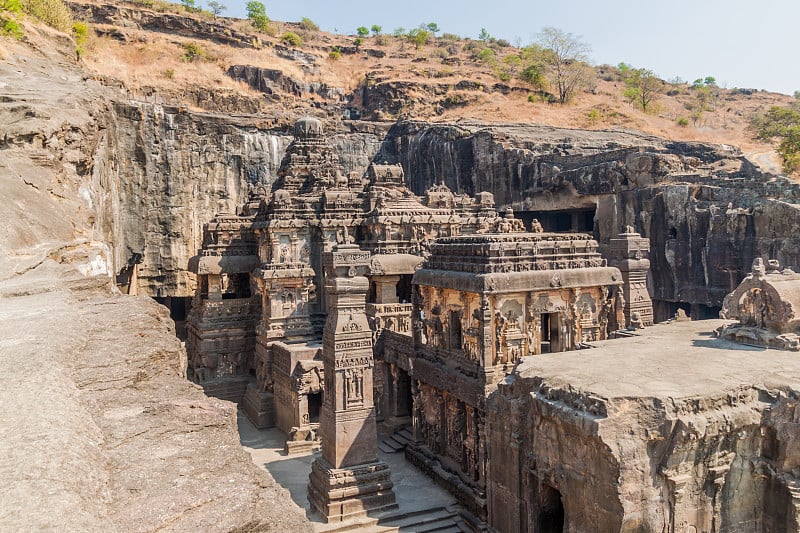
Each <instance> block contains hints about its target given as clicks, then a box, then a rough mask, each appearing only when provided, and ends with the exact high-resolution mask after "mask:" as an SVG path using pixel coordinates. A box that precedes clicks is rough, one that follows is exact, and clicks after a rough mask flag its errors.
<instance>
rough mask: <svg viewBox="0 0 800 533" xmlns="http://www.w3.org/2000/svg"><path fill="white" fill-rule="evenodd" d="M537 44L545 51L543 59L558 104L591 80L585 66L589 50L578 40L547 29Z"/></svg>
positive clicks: (539, 37)
mask: <svg viewBox="0 0 800 533" xmlns="http://www.w3.org/2000/svg"><path fill="white" fill-rule="evenodd" d="M537 42H538V44H539V45H540V46H541V47H542V48H543V49H544V50H545V54H543V56H544V57H543V59H544V62H545V64H546V65H547V67H548V70H549V71H550V76H551V77H552V83H553V85H555V87H556V89H557V90H558V101H559V102H560V103H562V104H564V103H566V102H568V101H569V100H571V99H572V97H573V96H575V93H576V92H577V91H578V90H579V89H582V88H583V87H585V86H586V85H587V84H588V82H589V80H590V79H591V76H592V67H590V66H589V64H588V63H587V61H588V59H589V52H590V51H591V47H589V45H588V44H586V43H584V42H583V41H582V40H581V39H580V37H579V36H576V35H573V34H571V33H566V32H564V31H562V30H559V29H558V28H549V27H548V28H544V29H542V32H541V33H540V34H539V36H538V41H537Z"/></svg>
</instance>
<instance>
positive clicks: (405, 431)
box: [378, 426, 411, 453]
mask: <svg viewBox="0 0 800 533" xmlns="http://www.w3.org/2000/svg"><path fill="white" fill-rule="evenodd" d="M409 442H411V428H409V427H408V426H403V427H401V428H400V429H398V430H397V431H395V432H394V433H393V434H392V435H390V436H388V437H386V438H385V439H383V441H381V443H380V444H378V449H379V450H380V451H382V452H384V453H398V452H402V451H403V450H405V449H406V446H407V445H408V443H409Z"/></svg>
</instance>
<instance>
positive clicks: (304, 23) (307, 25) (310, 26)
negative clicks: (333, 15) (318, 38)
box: [300, 17, 319, 31]
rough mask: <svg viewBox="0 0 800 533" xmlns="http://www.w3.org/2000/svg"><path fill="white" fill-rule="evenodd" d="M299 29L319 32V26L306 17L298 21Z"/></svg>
mask: <svg viewBox="0 0 800 533" xmlns="http://www.w3.org/2000/svg"><path fill="white" fill-rule="evenodd" d="M300 27H301V28H303V29H304V30H306V31H319V26H318V25H317V23H316V22H314V21H313V20H311V19H310V18H308V17H303V18H302V19H301V20H300Z"/></svg>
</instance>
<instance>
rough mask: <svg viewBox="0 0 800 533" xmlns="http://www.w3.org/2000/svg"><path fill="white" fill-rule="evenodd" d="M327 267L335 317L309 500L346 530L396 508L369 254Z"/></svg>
mask: <svg viewBox="0 0 800 533" xmlns="http://www.w3.org/2000/svg"><path fill="white" fill-rule="evenodd" d="M324 263H325V274H326V279H327V283H326V289H327V293H328V295H329V301H328V310H329V312H328V317H327V320H326V322H325V329H324V332H323V335H322V359H323V362H324V365H325V388H324V389H325V396H324V402H323V405H322V411H321V413H320V424H319V431H320V435H321V437H322V457H320V458H318V459H316V460H315V461H314V463H313V464H312V465H311V475H310V482H309V485H308V500H309V502H310V503H311V505H312V506H313V507H314V508H315V509H316V510H317V511H318V512H319V513H320V514H321V515H322V516H323V517H324V518H325V520H326V521H328V522H340V521H344V520H348V519H351V518H357V517H359V516H363V515H366V514H367V512H369V511H378V510H384V509H388V508H392V507H395V506H396V503H395V495H394V492H393V491H392V486H393V484H392V481H391V479H390V471H389V466H388V465H387V464H386V463H384V462H383V461H379V460H378V434H377V429H376V427H375V409H374V406H373V392H372V372H373V367H374V364H373V355H372V332H371V330H370V328H369V324H368V323H367V316H366V314H365V307H366V295H367V290H368V289H369V282H368V280H367V278H366V277H364V274H366V273H367V272H368V271H369V264H370V254H369V252H362V251H361V250H360V249H359V248H358V246H356V245H340V246H338V247H337V248H336V249H335V250H334V251H333V252H327V253H325V256H324Z"/></svg>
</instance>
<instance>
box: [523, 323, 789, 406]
mask: <svg viewBox="0 0 800 533" xmlns="http://www.w3.org/2000/svg"><path fill="white" fill-rule="evenodd" d="M728 323H730V322H728V321H725V320H700V321H685V322H669V323H661V324H657V325H655V326H652V327H649V328H646V329H644V330H643V331H642V334H641V335H639V336H637V337H632V338H624V339H614V340H608V341H602V342H597V343H593V346H595V347H594V348H592V349H587V350H579V351H573V352H562V353H555V354H547V355H541V356H535V357H526V358H524V359H523V361H522V363H521V364H520V365H519V366H518V368H517V375H518V376H519V377H521V378H534V377H535V378H537V379H541V380H542V383H546V384H547V385H548V386H549V387H551V388H555V387H558V388H570V389H573V390H578V391H580V393H582V394H583V395H585V396H595V397H599V398H602V399H605V400H606V402H607V403H610V404H613V403H614V402H613V400H614V399H620V400H623V399H626V398H631V397H654V398H664V399H666V398H673V399H676V398H688V397H695V396H716V395H719V394H724V393H727V392H729V391H732V390H735V389H739V388H742V387H755V388H759V389H765V390H766V389H777V388H782V389H785V388H792V389H794V390H800V356H798V354H797V352H788V351H781V350H774V349H765V348H759V347H753V346H746V345H742V344H737V343H734V342H730V341H727V340H723V339H719V338H716V337H715V336H714V330H715V329H716V328H718V327H719V326H721V325H723V324H728Z"/></svg>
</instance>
